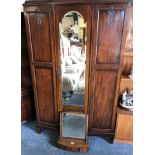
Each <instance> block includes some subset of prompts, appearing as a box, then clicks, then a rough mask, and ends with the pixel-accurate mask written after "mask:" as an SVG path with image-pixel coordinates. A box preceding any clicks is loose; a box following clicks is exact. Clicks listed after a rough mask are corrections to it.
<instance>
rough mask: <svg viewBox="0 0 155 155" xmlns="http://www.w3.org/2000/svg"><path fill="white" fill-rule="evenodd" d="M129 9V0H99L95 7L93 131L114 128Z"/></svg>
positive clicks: (108, 131) (92, 95) (91, 78)
mask: <svg viewBox="0 0 155 155" xmlns="http://www.w3.org/2000/svg"><path fill="white" fill-rule="evenodd" d="M128 10H129V5H128V4H96V5H95V7H94V18H93V23H94V24H93V28H92V29H93V35H92V57H91V60H92V61H91V73H90V84H91V85H90V89H89V90H90V100H89V104H90V106H89V130H90V132H92V133H113V132H114V131H115V120H116V108H117V101H118V92H119V84H120V78H121V68H122V67H121V66H122V58H123V57H122V56H123V55H122V53H123V49H124V46H125V36H126V26H127V18H128Z"/></svg>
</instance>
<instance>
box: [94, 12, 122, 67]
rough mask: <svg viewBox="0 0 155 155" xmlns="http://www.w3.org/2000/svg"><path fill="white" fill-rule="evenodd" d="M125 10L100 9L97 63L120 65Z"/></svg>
mask: <svg viewBox="0 0 155 155" xmlns="http://www.w3.org/2000/svg"><path fill="white" fill-rule="evenodd" d="M124 13H125V11H124V10H114V9H109V10H108V9H99V10H98V19H97V22H98V31H97V35H98V36H97V57H96V63H97V64H103V63H108V64H109V63H119V54H120V48H121V37H122V30H123V22H124Z"/></svg>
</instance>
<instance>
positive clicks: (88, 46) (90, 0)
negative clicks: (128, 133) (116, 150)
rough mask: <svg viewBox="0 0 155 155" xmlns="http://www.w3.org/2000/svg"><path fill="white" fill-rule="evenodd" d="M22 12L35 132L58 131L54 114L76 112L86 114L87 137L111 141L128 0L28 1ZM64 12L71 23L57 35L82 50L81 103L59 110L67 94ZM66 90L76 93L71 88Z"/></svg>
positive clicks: (56, 116) (57, 122) (57, 116)
mask: <svg viewBox="0 0 155 155" xmlns="http://www.w3.org/2000/svg"><path fill="white" fill-rule="evenodd" d="M23 8H24V16H25V22H26V32H27V39H28V49H29V58H30V65H31V73H32V81H33V90H34V99H35V109H36V116H37V128H38V131H39V132H40V131H41V128H52V129H56V130H59V123H60V121H59V120H60V116H59V115H60V114H59V113H60V112H61V111H62V110H63V111H68V110H69V111H74V110H76V111H80V112H87V113H88V134H95V135H96V134H97V135H105V136H106V135H107V136H110V137H113V136H114V132H115V123H116V109H117V102H118V94H119V84H120V78H121V71H122V58H123V50H124V46H125V39H126V28H127V23H128V14H129V8H130V1H129V0H85V1H82V0H27V1H25V3H24V4H23ZM66 14H67V16H66V18H67V19H66V21H67V20H68V21H71V20H70V19H72V20H73V21H74V22H73V24H71V25H69V26H70V27H69V26H68V27H67V26H66V27H63V28H62V29H63V33H62V34H63V35H64V36H67V37H68V38H69V39H68V38H67V37H66V38H67V39H68V40H71V39H72V38H73V39H72V40H76V39H77V38H78V39H79V40H78V41H79V42H78V43H75V42H74V41H72V49H73V47H75V46H76V44H78V48H74V51H75V50H77V49H82V50H83V49H85V57H86V60H85V61H84V62H85V63H84V64H85V68H86V71H85V72H84V75H85V81H84V84H85V86H84V101H83V102H84V103H85V104H84V105H83V106H74V105H72V106H71V107H68V106H67V105H66V106H64V108H63V107H60V105H61V104H60V103H61V102H62V98H63V97H62V96H64V95H66V92H65V91H63V90H62V89H63V84H64V83H63V82H62V74H63V68H62V59H61V57H62V50H64V49H65V48H64V47H63V48H62V46H61V44H62V43H61V39H62V38H61V35H60V27H62V26H61V24H62V23H63V20H62V19H63V18H64V16H65V15H66ZM79 14H80V15H79ZM81 17H82V18H83V20H84V24H83V25H86V26H81V27H80V29H79V30H80V33H79V34H78V36H77V34H76V33H75V32H73V31H72V30H73V28H75V25H80V22H81V20H82V19H80V18H81ZM77 19H78V20H77ZM65 24H66V22H64V25H65ZM64 25H63V26H64ZM62 37H63V36H62ZM80 37H81V38H80ZM69 44H70V45H71V42H70V43H69ZM64 46H65V47H66V46H67V44H65V45H64ZM81 53H82V52H81ZM68 55H69V54H68ZM70 55H72V54H70ZM81 55H82V54H81ZM69 60H70V59H67V61H66V63H69ZM74 61H75V60H74ZM66 63H65V64H66ZM74 64H75V63H74ZM75 66H76V67H75ZM77 67H79V65H74V68H76V69H77ZM78 69H79V68H78ZM78 71H79V70H78ZM74 72H75V70H74ZM76 72H77V70H76ZM78 73H79V72H78ZM65 75H66V74H65ZM77 75H78V74H77ZM70 77H71V76H68V77H67V78H68V79H67V80H68V81H69V80H70ZM76 78H77V76H76ZM75 83H76V82H75ZM67 88H68V87H67ZM62 92H63V93H62ZM68 92H70V95H72V94H73V93H74V95H76V94H78V95H79V94H80V93H75V92H76V91H75V89H74V90H73V89H72V91H68ZM68 92H67V93H68ZM66 101H68V98H66Z"/></svg>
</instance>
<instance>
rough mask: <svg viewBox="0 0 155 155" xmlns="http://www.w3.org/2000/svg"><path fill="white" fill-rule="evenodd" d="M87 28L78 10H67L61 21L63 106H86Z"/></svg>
mask: <svg viewBox="0 0 155 155" xmlns="http://www.w3.org/2000/svg"><path fill="white" fill-rule="evenodd" d="M86 29H87V23H86V21H85V20H84V17H83V16H82V15H81V14H80V13H79V12H76V11H69V12H67V13H66V14H65V15H64V16H63V18H62V19H61V21H60V22H59V32H60V52H61V79H62V105H63V106H65V105H71V106H84V102H85V75H86V74H85V73H86V42H87V37H86Z"/></svg>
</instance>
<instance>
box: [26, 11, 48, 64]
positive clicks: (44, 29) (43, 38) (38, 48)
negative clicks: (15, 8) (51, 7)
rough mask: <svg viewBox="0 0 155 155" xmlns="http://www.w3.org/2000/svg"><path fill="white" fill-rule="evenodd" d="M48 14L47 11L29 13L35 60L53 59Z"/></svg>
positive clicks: (45, 60)
mask: <svg viewBox="0 0 155 155" xmlns="http://www.w3.org/2000/svg"><path fill="white" fill-rule="evenodd" d="M48 16H49V14H48V13H46V12H41V13H39V12H35V13H31V12H30V13H28V18H29V24H30V31H31V37H32V49H33V60H34V61H41V62H42V61H44V62H50V61H51V51H50V35H49V17H48ZM39 22H40V23H39Z"/></svg>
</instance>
